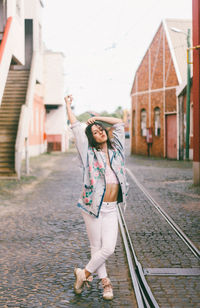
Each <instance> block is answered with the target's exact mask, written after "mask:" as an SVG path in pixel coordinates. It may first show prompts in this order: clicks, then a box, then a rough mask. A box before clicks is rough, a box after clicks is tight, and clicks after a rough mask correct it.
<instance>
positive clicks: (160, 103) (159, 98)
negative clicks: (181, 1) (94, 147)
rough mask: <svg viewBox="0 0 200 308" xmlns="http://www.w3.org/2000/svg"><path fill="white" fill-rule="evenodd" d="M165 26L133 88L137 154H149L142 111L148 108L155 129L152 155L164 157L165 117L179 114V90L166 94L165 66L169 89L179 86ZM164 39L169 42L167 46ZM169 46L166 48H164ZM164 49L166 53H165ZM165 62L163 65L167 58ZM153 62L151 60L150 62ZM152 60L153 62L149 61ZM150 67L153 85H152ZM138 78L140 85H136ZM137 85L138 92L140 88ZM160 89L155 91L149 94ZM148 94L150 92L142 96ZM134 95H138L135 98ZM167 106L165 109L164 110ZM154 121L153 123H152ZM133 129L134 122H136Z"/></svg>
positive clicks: (140, 68) (149, 123) (132, 139)
mask: <svg viewBox="0 0 200 308" xmlns="http://www.w3.org/2000/svg"><path fill="white" fill-rule="evenodd" d="M163 31H164V30H163V26H162V24H161V26H160V27H159V29H158V31H157V33H156V34H155V36H154V38H153V40H152V43H151V44H150V47H149V49H148V50H147V52H146V54H145V56H144V58H143V60H142V62H141V64H140V66H139V67H138V70H137V72H136V76H135V80H134V84H133V87H132V113H131V117H132V115H133V110H135V111H136V117H137V121H136V122H137V127H136V132H135V136H133V135H131V136H132V137H131V151H132V153H134V154H142V155H147V143H146V138H145V137H143V136H141V123H140V117H141V110H142V109H143V108H144V109H146V111H147V128H148V127H152V129H153V144H152V146H151V149H150V155H152V156H157V157H164V156H165V153H164V140H165V138H166V137H165V129H164V116H165V112H174V111H175V112H176V89H166V90H165V94H164V92H163V86H164V80H163V73H164V72H163V67H164V70H165V74H164V75H165V87H175V86H177V85H178V79H177V75H176V72H175V68H174V65H173V60H172V57H171V54H170V49H169V46H168V43H167V39H166V36H165V35H163ZM163 37H164V40H165V42H164V43H163ZM164 45H165V46H164ZM163 47H165V52H164V54H163ZM164 56H165V61H164V65H163V58H164ZM149 59H150V60H149ZM149 61H150V62H149ZM149 67H150V83H149ZM136 79H137V82H136ZM136 86H137V89H136ZM149 88H150V89H151V90H156V91H155V92H152V91H149ZM143 91H146V93H138V92H143ZM134 93H137V94H135V95H134ZM149 101H150V106H151V107H150V110H149ZM136 105H137V106H136ZM164 106H165V110H164ZM156 107H159V108H160V111H161V118H160V122H161V130H160V132H161V133H160V136H155V134H154V131H155V124H154V109H155V108H156ZM149 118H150V121H149ZM132 128H133V119H132Z"/></svg>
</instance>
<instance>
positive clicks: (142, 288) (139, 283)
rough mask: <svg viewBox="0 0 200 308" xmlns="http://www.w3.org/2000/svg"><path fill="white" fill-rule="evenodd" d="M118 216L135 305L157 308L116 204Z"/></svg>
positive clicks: (197, 254)
mask: <svg viewBox="0 0 200 308" xmlns="http://www.w3.org/2000/svg"><path fill="white" fill-rule="evenodd" d="M126 170H127V173H128V174H129V176H130V177H131V179H132V180H133V181H134V182H135V184H136V185H137V186H138V188H139V189H140V190H141V191H142V193H143V194H144V195H145V197H146V198H147V199H148V201H149V202H150V203H151V205H153V206H154V207H155V209H156V210H157V211H158V212H159V214H160V215H161V216H162V217H163V218H164V219H165V220H166V222H167V223H168V224H169V225H170V227H171V228H172V229H173V230H174V231H175V233H176V234H177V235H178V237H179V238H180V239H181V240H182V241H183V242H184V243H185V245H187V247H188V248H189V249H190V251H191V252H192V254H193V255H194V256H195V257H196V258H197V259H198V260H199V259H200V251H199V250H198V249H197V248H196V246H195V245H194V244H193V243H192V242H191V240H190V239H189V238H188V237H187V235H186V234H185V233H184V232H183V231H182V230H181V229H180V228H179V226H178V225H177V224H176V223H175V222H174V221H173V219H172V218H171V217H170V216H169V215H168V214H167V213H166V212H165V211H164V210H163V209H162V207H161V206H160V205H159V204H158V203H157V202H156V201H155V200H154V199H153V198H152V197H151V195H150V194H149V192H148V191H147V190H146V189H145V188H144V187H143V186H142V185H141V183H140V182H139V181H138V180H137V178H136V177H135V176H134V174H133V173H132V172H131V171H130V170H129V169H126ZM118 217H119V226H120V231H121V235H122V239H123V243H124V247H125V251H126V256H127V262H128V266H129V271H130V276H131V280H132V285H133V288H134V292H135V296H136V300H137V305H138V307H139V308H146V307H147V308H148V307H151V308H154V307H156V308H157V307H159V305H158V303H157V301H156V299H155V297H154V295H153V293H152V291H151V289H150V287H149V285H148V283H147V281H146V278H145V274H144V270H143V268H142V266H141V264H140V262H139V260H138V258H137V256H136V253H135V250H134V247H133V245H132V241H131V237H130V235H129V231H128V228H127V225H126V221H125V218H124V215H123V212H122V209H121V207H120V206H118ZM199 272H200V270H199Z"/></svg>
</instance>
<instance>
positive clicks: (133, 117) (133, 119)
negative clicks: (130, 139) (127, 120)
mask: <svg viewBox="0 0 200 308" xmlns="http://www.w3.org/2000/svg"><path fill="white" fill-rule="evenodd" d="M132 121H133V124H132V125H133V126H132V127H133V136H135V125H136V123H135V110H133V116H132Z"/></svg>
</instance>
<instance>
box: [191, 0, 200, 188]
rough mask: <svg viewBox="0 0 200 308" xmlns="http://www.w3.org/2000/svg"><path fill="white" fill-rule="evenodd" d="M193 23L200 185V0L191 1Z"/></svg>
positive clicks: (197, 179)
mask: <svg viewBox="0 0 200 308" xmlns="http://www.w3.org/2000/svg"><path fill="white" fill-rule="evenodd" d="M192 15H193V18H192V24H193V27H192V28H193V46H194V47H193V48H194V50H193V104H194V106H193V110H194V112H193V114H194V129H193V151H194V155H193V183H194V185H200V48H199V47H200V1H199V0H193V1H192Z"/></svg>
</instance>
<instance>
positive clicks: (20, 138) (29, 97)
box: [15, 51, 38, 179]
mask: <svg viewBox="0 0 200 308" xmlns="http://www.w3.org/2000/svg"><path fill="white" fill-rule="evenodd" d="M37 59H38V53H37V52H36V51H35V52H33V57H32V61H31V68H30V75H29V81H28V87H27V93H26V101H25V104H23V105H22V107H21V112H20V118H19V125H18V130H17V138H16V142H15V171H16V173H17V176H18V179H20V177H21V164H22V159H23V154H24V149H25V159H26V174H29V153H28V135H29V126H30V119H31V112H32V106H33V100H34V93H35V84H36V74H37V63H38V61H37Z"/></svg>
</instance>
